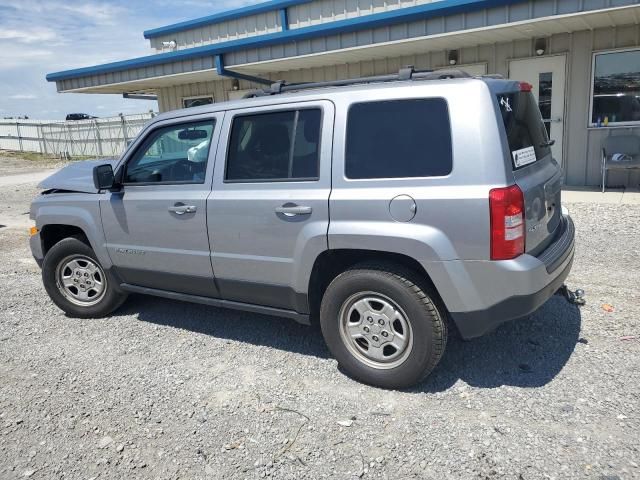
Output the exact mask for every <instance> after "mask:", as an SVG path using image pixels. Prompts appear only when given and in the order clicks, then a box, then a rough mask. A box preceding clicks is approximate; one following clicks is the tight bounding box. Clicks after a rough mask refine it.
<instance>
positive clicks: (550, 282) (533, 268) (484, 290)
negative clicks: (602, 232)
mask: <svg viewBox="0 0 640 480" xmlns="http://www.w3.org/2000/svg"><path fill="white" fill-rule="evenodd" d="M563 221H564V222H565V223H564V224H563V230H562V231H561V232H560V234H559V235H558V236H557V237H556V238H555V239H554V241H553V242H552V243H551V244H550V245H549V246H548V247H547V249H545V251H544V252H542V253H541V254H540V255H538V256H537V257H533V256H531V255H527V254H525V255H521V256H520V257H518V258H517V259H514V260H508V261H500V262H482V263H484V267H485V268H484V269H483V268H482V267H483V266H482V265H478V263H479V262H475V263H474V264H473V265H468V268H467V269H466V273H467V274H468V276H469V277H470V278H468V280H470V281H471V282H472V283H473V284H474V285H475V287H474V288H473V289H472V290H473V292H472V295H471V296H472V297H475V298H478V297H481V298H482V300H484V301H485V302H486V305H483V306H482V308H478V309H469V310H460V311H450V314H451V317H452V318H453V321H454V322H455V324H456V326H457V327H458V330H459V331H460V335H461V336H462V337H463V338H465V339H469V338H474V337H479V336H482V335H484V334H486V333H488V332H490V331H492V330H494V329H495V328H496V327H498V326H499V325H501V324H503V323H505V322H507V321H509V320H514V319H516V318H521V317H525V316H527V315H529V314H531V313H533V312H534V311H536V310H537V309H538V308H540V307H541V306H542V305H543V304H544V303H545V302H546V301H547V300H548V299H549V298H550V297H551V296H552V295H553V294H554V293H555V292H556V291H557V290H558V289H559V288H560V287H561V286H562V284H563V283H564V281H565V280H566V278H567V276H569V272H570V271H571V266H572V265H573V257H574V252H575V240H574V236H575V228H574V226H573V222H572V220H571V217H569V216H568V215H565V216H564V217H563ZM482 270H484V272H483V271H482ZM487 299H489V300H488V301H487Z"/></svg>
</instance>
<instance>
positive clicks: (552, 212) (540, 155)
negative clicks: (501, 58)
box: [496, 84, 562, 255]
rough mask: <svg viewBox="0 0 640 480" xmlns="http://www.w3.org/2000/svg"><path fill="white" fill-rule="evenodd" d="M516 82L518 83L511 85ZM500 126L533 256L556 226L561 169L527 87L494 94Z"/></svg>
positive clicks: (559, 217) (528, 249)
mask: <svg viewBox="0 0 640 480" xmlns="http://www.w3.org/2000/svg"><path fill="white" fill-rule="evenodd" d="M515 85H519V84H515ZM496 97H497V98H496V101H497V102H498V106H499V108H500V113H501V116H502V123H503V125H504V129H505V133H506V137H507V142H508V148H509V164H510V165H511V168H512V169H513V176H514V178H515V181H516V183H517V185H518V186H519V187H520V189H521V190H522V192H523V194H524V202H525V208H526V215H525V216H526V218H525V220H526V243H525V249H526V251H527V253H530V254H532V255H536V254H537V253H539V252H541V251H542V250H544V248H545V247H546V246H547V245H548V244H549V243H551V241H552V240H553V236H554V233H555V232H556V229H557V228H558V227H559V226H560V222H561V218H562V214H561V205H560V187H561V179H562V175H561V170H560V167H559V166H558V163H557V162H556V161H555V160H554V159H553V156H552V153H551V142H550V141H549V137H548V136H547V129H546V128H545V125H544V123H543V121H542V117H541V115H540V110H539V109H538V105H537V104H536V101H535V98H534V97H533V95H532V93H531V91H530V88H529V87H528V86H527V85H526V84H523V86H522V87H520V90H517V91H506V92H501V93H498V94H497V95H496Z"/></svg>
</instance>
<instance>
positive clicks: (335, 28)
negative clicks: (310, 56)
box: [46, 0, 526, 82]
mask: <svg viewBox="0 0 640 480" xmlns="http://www.w3.org/2000/svg"><path fill="white" fill-rule="evenodd" d="M305 1H311V0H278V1H273V2H269V3H264V4H258V5H255V6H254V7H259V6H263V7H264V6H267V5H270V6H272V7H274V8H278V6H279V7H280V8H282V7H283V4H285V3H288V4H295V3H304V2H305ZM524 1H526V0H440V1H437V2H433V3H428V4H423V5H418V6H414V7H407V8H399V9H396V10H391V11H386V12H381V13H373V14H370V15H365V16H361V17H355V18H350V19H346V20H338V21H334V22H330V23H321V24H317V25H312V26H309V27H302V28H296V29H294V30H283V31H281V32H276V33H270V34H266V35H259V36H255V37H249V38H243V39H239V40H231V41H228V42H221V43H215V44H211V45H204V46H200V47H194V48H188V49H183V50H177V51H173V52H166V53H159V54H155V55H148V56H145V57H138V58H132V59H129V60H123V61H119V62H112V63H106V64H102V65H95V66H91V67H84V68H77V69H73V70H66V71H62V72H55V73H50V74H48V75H47V76H46V79H47V81H50V82H53V81H59V80H66V79H70V78H78V77H83V76H86V75H96V74H101V73H112V72H118V71H123V70H128V69H131V68H140V67H148V66H153V65H159V64H164V63H168V62H173V61H179V60H187V59H192V58H200V57H207V56H215V55H221V54H224V53H227V52H231V51H237V50H244V49H250V48H258V47H264V46H269V45H276V44H286V43H291V42H297V41H301V40H308V39H311V38H318V37H323V36H327V35H335V34H340V33H351V32H355V31H359V30H364V29H372V28H376V27H382V26H386V25H393V24H398V23H404V22H410V21H413V20H423V19H427V18H431V17H439V16H444V15H452V14H456V13H462V12H469V11H473V10H479V9H483V8H490V7H495V6H503V5H510V4H514V3H522V2H524ZM246 8H249V7H246ZM240 10H245V9H240ZM233 12H234V11H232V12H229V13H233ZM235 12H238V10H235ZM205 18H208V17H205ZM200 20H202V19H200ZM194 21H198V20H194ZM165 33H166V32H165Z"/></svg>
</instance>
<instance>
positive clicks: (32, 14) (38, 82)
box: [0, 0, 263, 119]
mask: <svg viewBox="0 0 640 480" xmlns="http://www.w3.org/2000/svg"><path fill="white" fill-rule="evenodd" d="M260 1H263V0H219V1H215V2H211V1H210V0H184V2H175V1H174V0H145V1H140V0H133V1H131V0H110V1H106V0H46V1H44V0H0V19H1V20H0V52H2V53H1V56H2V60H1V61H0V85H2V87H3V91H4V92H15V95H12V96H8V95H7V94H4V95H2V94H0V109H1V110H2V111H3V112H6V113H5V115H12V116H18V115H28V116H29V117H30V118H38V119H53V117H55V116H57V117H58V118H64V116H65V115H66V113H68V112H85V113H90V114H91V113H93V114H96V113H100V115H105V116H111V115H114V114H117V113H119V112H145V111H148V110H149V109H150V108H155V109H157V104H156V103H155V102H150V101H142V100H127V99H123V98H122V96H120V95H104V94H103V95H98V94H94V95H89V94H72V93H67V94H64V95H62V94H59V93H57V92H56V86H55V84H54V83H49V82H46V81H45V75H46V74H47V73H52V72H57V71H61V70H68V69H74V68H80V67H86V66H91V65H97V64H101V63H107V62H112V61H118V60H125V59H129V58H133V57H139V56H144V55H150V54H152V53H153V51H152V50H151V48H150V47H149V43H148V41H147V40H145V39H144V38H143V36H142V32H143V31H144V30H147V29H149V28H153V27H158V26H162V25H169V24H172V23H177V22H181V21H184V20H189V19H193V18H197V17H200V16H206V15H210V14H212V13H215V12H216V11H221V10H227V9H231V8H238V7H242V6H245V5H248V4H252V3H259V2H260ZM16 96H20V97H16ZM27 97H28V98H27ZM36 97H37V99H38V101H37V102H29V101H25V100H29V99H35V98H36ZM99 107H102V108H99Z"/></svg>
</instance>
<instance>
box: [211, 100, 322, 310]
mask: <svg viewBox="0 0 640 480" xmlns="http://www.w3.org/2000/svg"><path fill="white" fill-rule="evenodd" d="M333 118H334V107H333V104H332V103H331V102H328V101H314V102H297V103H292V104H287V105H279V106H271V107H258V108H252V109H241V110H234V111H230V112H227V114H226V116H225V120H224V126H223V129H222V137H221V138H223V139H227V141H226V142H225V143H223V142H222V141H221V142H220V148H219V152H218V156H217V159H216V171H215V175H214V182H213V192H212V195H211V197H210V198H209V200H208V201H207V224H208V229H209V237H210V239H211V244H212V253H211V256H212V264H213V270H214V273H215V277H216V283H217V285H218V287H219V289H220V294H221V297H222V298H224V299H227V300H233V301H239V302H243V303H251V304H258V305H265V306H271V307H278V308H284V309H289V310H296V311H298V312H301V313H306V311H307V296H306V293H307V282H308V276H309V274H310V272H311V268H312V266H313V262H314V260H315V258H316V257H317V255H319V254H320V253H321V252H322V251H324V250H326V249H327V229H328V226H329V193H330V190H331V143H332V142H331V139H332V135H333V132H332V130H333Z"/></svg>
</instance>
